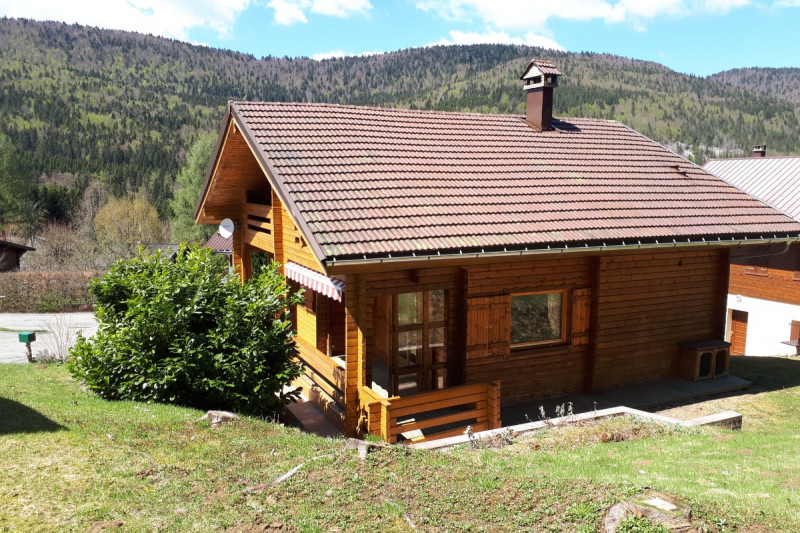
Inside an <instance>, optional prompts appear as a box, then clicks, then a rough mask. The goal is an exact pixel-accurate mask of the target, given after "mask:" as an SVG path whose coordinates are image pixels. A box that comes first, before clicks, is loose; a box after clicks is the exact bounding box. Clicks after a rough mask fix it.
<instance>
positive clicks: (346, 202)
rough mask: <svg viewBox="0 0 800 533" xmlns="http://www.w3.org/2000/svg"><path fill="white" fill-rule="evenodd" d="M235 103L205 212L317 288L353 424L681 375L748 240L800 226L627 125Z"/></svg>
mask: <svg viewBox="0 0 800 533" xmlns="http://www.w3.org/2000/svg"><path fill="white" fill-rule="evenodd" d="M559 74H560V73H559V72H558V71H557V70H556V69H555V67H554V66H553V65H552V64H550V63H548V62H544V61H533V62H531V63H530V65H528V67H527V68H526V70H525V74H524V75H523V78H522V79H523V85H524V87H523V88H524V90H525V91H526V93H527V112H526V116H516V115H482V114H473V113H446V112H438V111H418V110H400V109H383V108H368V107H355V106H343V105H328V104H309V103H260V102H234V103H231V104H229V106H228V110H227V113H226V115H225V118H224V120H223V127H222V131H221V134H220V138H219V142H218V144H217V147H216V149H215V152H214V155H213V157H212V163H211V166H210V169H209V173H208V176H207V178H206V181H205V184H204V186H203V190H202V193H201V195H200V198H199V199H198V204H197V210H196V221H197V222H198V223H201V224H210V223H218V222H220V221H221V220H222V219H223V218H225V217H228V218H231V219H233V220H234V221H235V222H236V226H237V227H236V230H235V231H234V234H233V239H234V241H233V257H234V262H235V263H236V265H237V267H238V268H239V269H240V271H241V272H242V273H243V275H244V276H245V277H247V276H249V275H250V272H251V259H250V258H251V254H252V253H253V252H256V251H266V252H268V253H270V254H272V256H273V257H274V259H275V260H276V261H278V262H280V263H282V264H283V269H284V273H285V275H286V276H287V277H288V278H289V279H291V280H293V283H296V284H299V285H302V286H304V287H305V288H306V292H305V295H306V298H305V303H304V304H303V305H299V306H297V309H296V313H295V314H296V325H297V349H298V354H299V357H300V359H301V360H302V362H303V365H304V367H305V370H306V376H307V378H308V380H310V381H309V383H311V382H313V386H311V387H310V388H307V389H306V391H307V393H308V394H309V396H310V397H311V398H312V399H314V400H315V401H318V402H319V403H320V404H324V407H325V409H326V412H327V413H328V414H330V415H331V418H333V419H334V420H336V421H337V422H338V423H339V424H340V425H341V426H342V427H343V428H344V430H345V432H346V434H348V435H364V434H366V433H370V434H376V435H380V436H382V437H383V438H384V439H385V440H388V441H392V442H393V441H395V440H397V439H399V438H401V434H402V435H403V437H415V436H417V437H419V436H420V433H421V434H422V438H435V437H441V436H444V435H447V434H460V433H463V431H464V427H465V426H466V425H467V424H470V425H471V426H472V428H473V430H474V431H478V430H481V429H485V428H492V427H497V426H499V425H500V424H501V420H500V405H501V403H511V402H518V401H524V400H532V399H536V398H541V397H545V396H550V395H556V394H561V393H569V392H574V391H593V390H597V389H601V388H605V387H612V386H614V385H619V384H623V383H628V382H633V381H639V380H647V379H652V378H658V377H661V376H670V375H674V374H677V373H678V371H679V358H678V345H679V343H682V342H702V341H714V342H716V343H717V344H716V346H718V347H720V348H721V350H722V351H721V352H720V353H721V354H725V343H724V341H722V337H723V335H724V327H725V310H726V307H725V303H726V294H727V285H728V268H729V262H728V255H729V251H730V250H731V249H732V248H736V249H740V248H741V249H750V247H751V245H753V244H759V243H767V242H790V241H796V240H798V238H800V224H799V223H797V222H796V221H794V220H792V219H791V218H790V217H787V216H786V215H783V214H781V213H779V212H777V211H776V210H774V209H772V208H770V207H768V206H765V205H763V204H762V203H761V202H759V201H757V200H755V199H753V198H752V197H750V196H749V195H747V194H746V193H744V192H742V191H740V190H738V189H736V188H735V187H732V186H730V185H728V184H727V183H725V182H724V181H722V180H721V179H719V178H716V177H714V176H712V175H711V174H709V173H707V172H705V171H704V170H703V169H701V168H700V167H698V166H696V165H694V164H692V163H690V162H688V161H687V160H685V159H683V158H681V157H679V156H677V155H675V154H673V153H672V152H670V151H668V150H666V149H664V148H663V147H661V146H660V145H658V144H656V143H654V142H653V141H651V140H649V139H647V138H646V137H644V136H642V135H640V134H639V133H637V132H635V131H633V130H631V129H630V128H628V127H626V126H624V125H623V124H620V123H618V122H615V121H611V120H602V119H566V118H561V119H556V118H553V117H552V98H553V91H554V89H555V88H556V87H557V85H558V76H559Z"/></svg>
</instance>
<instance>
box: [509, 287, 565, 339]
mask: <svg viewBox="0 0 800 533" xmlns="http://www.w3.org/2000/svg"><path fill="white" fill-rule="evenodd" d="M565 316H566V314H565V312H564V291H557V292H542V293H533V294H513V295H511V345H512V346H530V345H536V344H554V343H559V342H566V327H565V325H564V317H565Z"/></svg>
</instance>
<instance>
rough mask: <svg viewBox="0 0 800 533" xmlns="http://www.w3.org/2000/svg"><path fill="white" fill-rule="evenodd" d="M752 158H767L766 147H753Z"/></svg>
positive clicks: (759, 145) (762, 145)
mask: <svg viewBox="0 0 800 533" xmlns="http://www.w3.org/2000/svg"><path fill="white" fill-rule="evenodd" d="M753 157H767V145H766V144H757V145H755V146H753Z"/></svg>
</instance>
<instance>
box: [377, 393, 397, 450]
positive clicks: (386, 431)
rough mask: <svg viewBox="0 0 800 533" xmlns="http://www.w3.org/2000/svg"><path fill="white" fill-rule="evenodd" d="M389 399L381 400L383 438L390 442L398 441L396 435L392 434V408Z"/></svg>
mask: <svg viewBox="0 0 800 533" xmlns="http://www.w3.org/2000/svg"><path fill="white" fill-rule="evenodd" d="M391 406H392V404H391V403H390V402H389V400H383V401H381V438H382V439H383V440H384V441H386V442H388V443H389V444H394V443H395V442H397V437H396V436H394V437H393V436H391V434H390V431H391V429H392V419H391V410H390V408H391Z"/></svg>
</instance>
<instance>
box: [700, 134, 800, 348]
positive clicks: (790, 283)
mask: <svg viewBox="0 0 800 533" xmlns="http://www.w3.org/2000/svg"><path fill="white" fill-rule="evenodd" d="M703 168H705V169H706V170H708V171H709V172H711V173H712V174H716V175H717V176H719V177H720V178H722V179H724V180H725V181H727V182H728V183H730V184H731V185H734V186H736V187H738V188H739V189H741V190H743V191H745V192H747V193H749V194H751V195H753V196H755V197H756V198H758V199H759V200H761V201H763V202H764V203H766V204H768V205H771V206H772V207H774V208H775V209H778V210H780V211H782V212H783V213H786V214H787V215H789V216H791V217H792V218H794V219H795V220H800V157H766V146H763V145H760V146H756V150H755V151H754V157H747V158H738V159H712V160H711V161H709V162H708V163H706V164H705V166H704V167H703ZM727 322H728V325H727V328H726V338H727V339H729V340H730V342H731V353H732V354H734V355H744V354H747V355H795V354H797V353H798V350H797V347H798V341H799V340H800V245H799V244H791V245H789V246H787V245H783V244H779V245H773V246H771V247H765V248H763V249H761V250H756V251H753V252H747V253H742V252H736V253H732V254H731V274H730V285H729V289H728V320H727Z"/></svg>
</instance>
